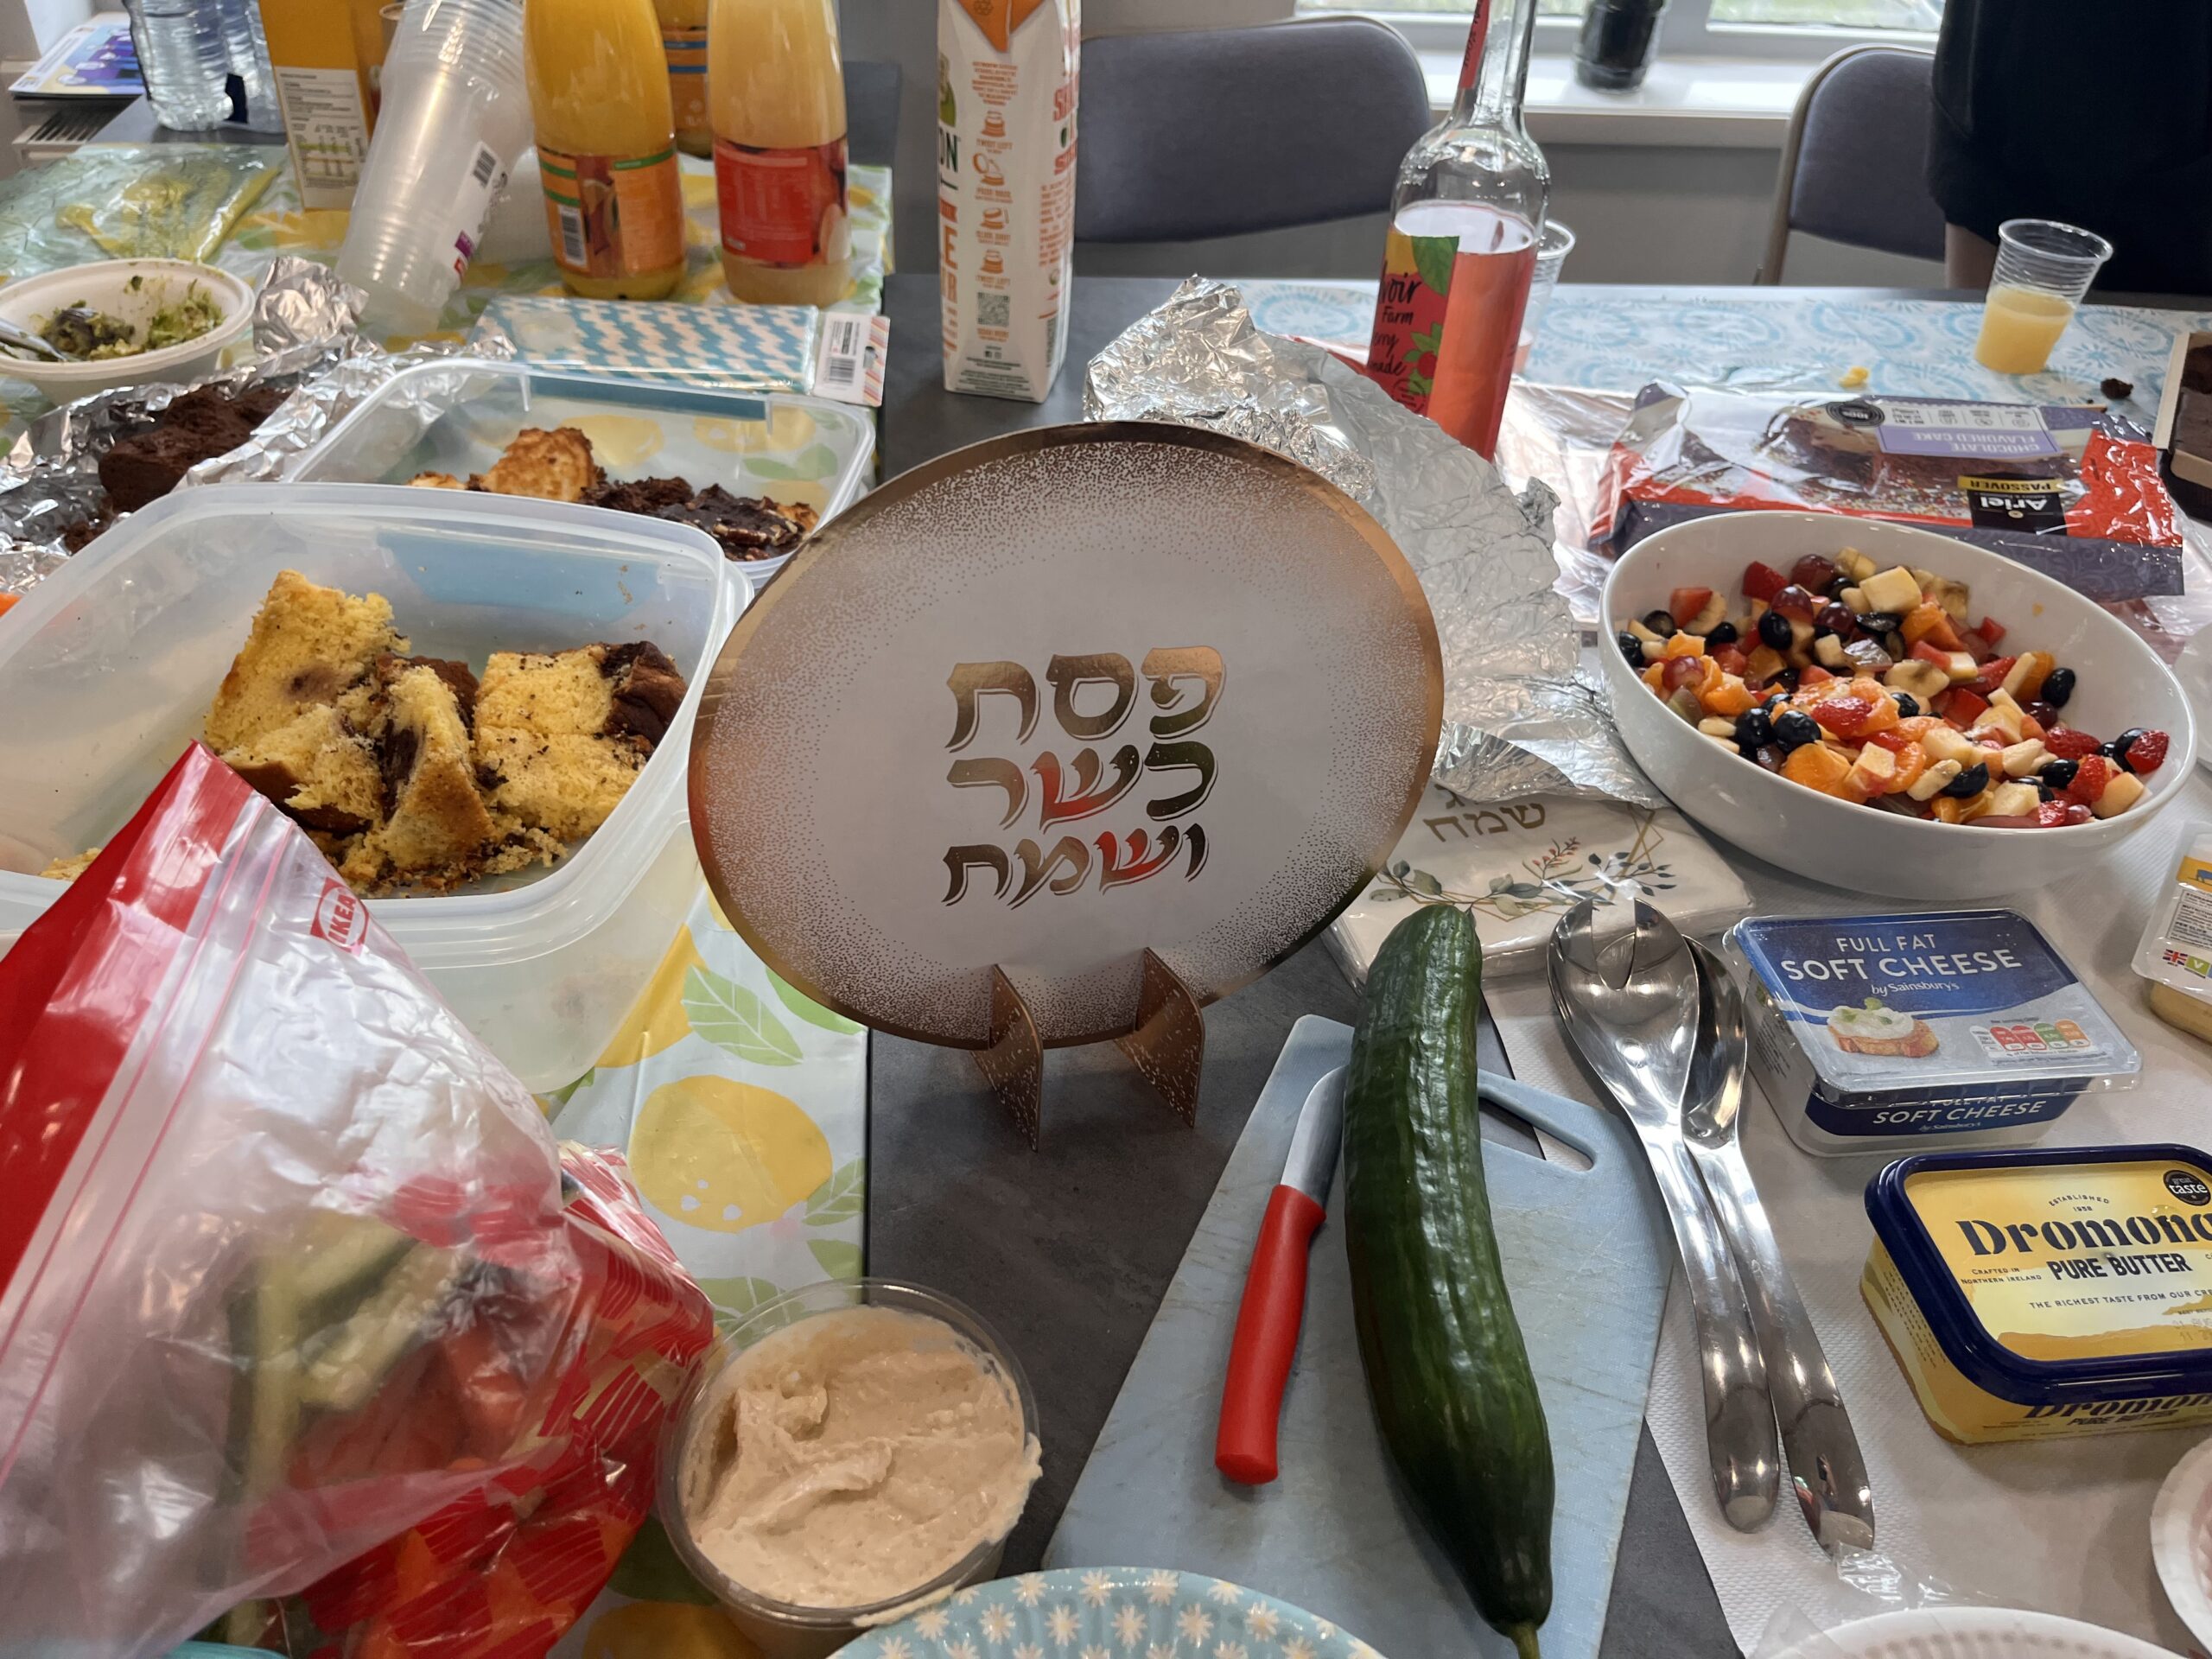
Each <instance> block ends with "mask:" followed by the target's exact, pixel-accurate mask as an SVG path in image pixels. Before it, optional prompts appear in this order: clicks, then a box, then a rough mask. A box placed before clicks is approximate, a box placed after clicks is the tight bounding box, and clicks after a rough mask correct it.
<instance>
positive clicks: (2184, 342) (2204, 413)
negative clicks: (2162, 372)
mask: <svg viewBox="0 0 2212 1659" xmlns="http://www.w3.org/2000/svg"><path fill="white" fill-rule="evenodd" d="M2151 441H2152V442H2153V443H2155V444H2156V445H2158V449H2159V451H2160V453H2161V454H2163V455H2164V458H2165V473H2166V481H2167V484H2168V486H2170V487H2171V489H2172V491H2173V493H2174V499H2175V501H2177V503H2179V504H2180V506H2181V508H2182V510H2183V512H2187V513H2190V514H2191V515H2192V516H2194V517H2196V518H2202V519H2207V520H2212V333H2202V332H2200V333H2197V334H2183V335H2181V336H2180V337H2179V338H2177V340H2175V341H2174V351H2173V356H2172V357H2171V358H2170V359H2168V360H2167V363H2166V389H2165V391H2164V395H2163V396H2161V397H2160V398H2159V399H2158V426H2157V428H2156V429H2154V430H2153V431H2152V435H2151Z"/></svg>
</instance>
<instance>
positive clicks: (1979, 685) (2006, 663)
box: [1966, 657, 2018, 698]
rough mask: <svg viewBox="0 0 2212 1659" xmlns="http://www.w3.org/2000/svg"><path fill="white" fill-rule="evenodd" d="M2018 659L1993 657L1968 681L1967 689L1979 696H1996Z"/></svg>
mask: <svg viewBox="0 0 2212 1659" xmlns="http://www.w3.org/2000/svg"><path fill="white" fill-rule="evenodd" d="M2016 661H2018V658H2012V657H1993V658H1990V659H1989V660H1988V661H1987V662H1986V663H1984V664H1981V672H1980V673H1979V674H1977V675H1975V676H1974V678H1972V679H1970V680H1968V681H1967V683H1966V687H1967V690H1969V691H1971V692H1973V693H1974V695H1975V696H1978V697H1982V698H1987V697H1990V696H1994V695H1995V693H1996V690H1997V688H1998V687H1999V686H2000V685H2002V684H2004V683H2005V676H2006V675H2007V674H2010V673H2011V672H2012V664H2014V663H2015V662H2016Z"/></svg>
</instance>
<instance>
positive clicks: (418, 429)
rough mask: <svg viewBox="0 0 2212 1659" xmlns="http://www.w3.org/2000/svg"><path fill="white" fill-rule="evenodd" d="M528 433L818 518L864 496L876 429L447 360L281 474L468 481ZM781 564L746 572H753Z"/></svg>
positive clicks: (412, 372)
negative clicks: (539, 431) (795, 507)
mask: <svg viewBox="0 0 2212 1659" xmlns="http://www.w3.org/2000/svg"><path fill="white" fill-rule="evenodd" d="M526 426H536V427H546V428H550V427H556V426H574V427H578V428H580V429H582V431H583V433H584V435H585V436H587V437H588V438H589V439H590V440H591V442H592V449H593V452H594V454H596V455H597V457H598V459H599V462H600V465H601V466H602V467H605V468H606V469H607V476H609V477H610V478H613V479H618V480H631V479H639V478H658V477H666V476H669V475H670V474H674V475H676V476H678V477H681V478H683V479H686V480H690V482H691V483H692V484H693V485H695V486H697V487H698V488H700V489H704V488H706V487H707V486H709V484H719V485H721V486H722V487H723V488H724V489H726V490H728V491H729V492H730V493H732V494H734V495H743V496H755V495H765V496H767V497H769V498H771V499H774V500H778V501H790V502H797V503H798V504H800V505H804V506H810V507H812V508H813V509H814V510H815V511H816V512H817V513H819V514H820V515H821V516H822V517H823V518H829V517H830V516H831V515H833V514H835V513H837V512H842V510H843V509H844V508H845V507H846V506H847V505H849V504H850V503H851V502H852V501H853V500H854V499H855V498H857V497H858V496H859V495H860V494H861V492H862V491H863V490H865V489H866V488H867V487H868V474H869V471H870V468H871V464H872V462H873V461H874V454H875V426H874V422H873V421H872V420H871V419H870V418H869V415H868V411H867V410H862V409H856V408H855V407H853V406H852V405H850V404H837V403H831V402H829V401H828V400H827V399H824V398H820V397H797V396H793V395H788V394H782V393H770V394H766V395H751V394H747V393H743V392H731V391H700V390H698V389H696V388H692V387H685V386H669V385H652V384H651V383H649V382H645V381H642V380H624V379H621V378H616V377H613V376H609V375H585V374H575V373H569V372H559V371H553V370H547V369H537V368H532V367H531V366H529V365H526V364H522V363H502V362H493V361H489V360H486V359H476V358H460V357H449V358H442V359H438V360H436V361H435V362H430V363H423V364H418V365H416V366H415V367H414V368H411V369H404V370H402V371H401V372H399V373H397V374H396V375H394V376H392V377H391V379H389V380H387V381H386V382H385V384H384V385H382V386H380V387H378V389H377V390H376V391H374V392H372V393H371V394H370V395H369V396H368V397H366V398H365V399H364V400H363V401H362V402H361V404H359V406H358V407H357V408H355V409H354V410H353V412H352V413H351V414H349V415H347V416H346V418H345V419H344V420H342V421H340V422H339V423H338V424H337V425H336V426H334V427H333V428H332V429H330V430H329V431H328V432H327V433H326V434H325V435H323V438H322V440H321V442H319V443H317V444H315V446H314V447H313V448H310V449H308V450H307V451H306V452H305V454H302V456H301V457H300V459H299V460H298V461H296V462H295V463H294V464H293V467H292V469H291V473H290V476H292V477H294V478H297V479H302V480H316V481H324V482H343V483H355V484H404V483H405V482H406V481H407V480H409V479H410V478H412V477H414V476H415V475H416V474H417V473H424V472H434V473H448V474H452V475H453V476H454V477H455V478H464V479H465V478H467V476H468V475H469V474H471V473H480V472H483V471H485V470H486V468H488V467H490V466H491V465H492V463H493V461H497V460H498V459H499V454H500V451H502V450H503V449H505V448H506V447H507V445H508V444H509V443H511V442H513V440H514V435H515V434H516V433H518V432H519V431H521V430H522V429H523V428H524V427H526ZM585 511H589V512H607V511H609V510H608V509H604V508H591V509H586V510H585ZM620 516H621V517H625V518H628V517H634V516H635V515H632V514H623V515H620ZM785 557H788V556H787V555H786V556H779V557H777V558H773V559H758V560H753V561H749V562H748V568H749V569H752V570H753V571H754V572H755V573H756V574H764V573H766V572H769V571H772V570H774V569H778V568H779V566H781V565H782V564H783V563H784V562H785Z"/></svg>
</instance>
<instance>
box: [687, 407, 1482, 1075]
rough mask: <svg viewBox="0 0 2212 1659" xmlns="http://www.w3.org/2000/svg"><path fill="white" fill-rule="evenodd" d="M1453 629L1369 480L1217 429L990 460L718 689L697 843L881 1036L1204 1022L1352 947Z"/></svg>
mask: <svg viewBox="0 0 2212 1659" xmlns="http://www.w3.org/2000/svg"><path fill="white" fill-rule="evenodd" d="M1442 716H1443V676H1442V669H1441V664H1440V659H1439V657H1438V651H1437V639H1436V628H1435V624H1434V621H1433V619H1432V618H1431V616H1430V614H1429V610H1428V604H1427V600H1426V599H1425V598H1424V597H1423V595H1422V594H1421V586H1420V583H1419V582H1418V581H1417V580H1416V579H1415V577H1414V573H1413V571H1412V570H1411V569H1410V568H1409V567H1408V565H1407V563H1406V561H1405V559H1404V557H1403V556H1402V555H1401V554H1400V553H1399V551H1398V550H1397V548H1396V546H1395V544H1394V543H1392V542H1391V540H1390V538H1389V536H1388V535H1386V534H1385V533H1384V531H1383V529H1382V527H1381V526H1380V525H1379V524H1376V522H1375V520H1374V519H1373V518H1370V517H1369V516H1368V514H1367V513H1366V512H1364V511H1363V509H1362V508H1361V507H1360V506H1359V505H1357V503H1356V502H1354V501H1353V500H1352V499H1351V497H1349V496H1347V495H1345V494H1344V493H1342V492H1341V491H1339V490H1338V489H1337V488H1336V487H1335V486H1332V485H1331V484H1329V483H1327V482H1326V481H1325V480H1322V479H1321V478H1319V477H1318V476H1316V475H1315V474H1313V473H1310V472H1307V471H1306V469H1305V468H1303V467H1299V466H1297V465H1296V464H1294V462H1291V461H1286V460H1284V459H1283V458H1282V457H1281V456H1279V455H1276V454H1271V453H1269V452H1268V451H1267V450H1264V449H1262V448H1258V447H1257V446H1256V445H1253V444H1249V443H1245V442H1242V441H1240V440H1238V439H1236V438H1230V437H1224V436H1223V435H1219V434H1217V433H1213V432H1207V431H1202V430H1198V429H1193V428H1190V427H1181V426H1167V425H1154V424H1147V423H1141V422H1116V423H1100V424H1095V425H1088V426H1063V427H1046V428H1042V429H1037V430H1033V431H1027V432H1020V433H1015V434H1013V435H1009V436H1007V437H1003V438H997V439H994V440H991V441H990V442H985V443H980V444H976V445H973V446H971V447H969V448H965V449H961V450H957V451H955V452H953V453H952V454H949V455H945V456H943V457H940V458H939V459H938V460H937V461H932V462H931V463H929V464H928V465H926V466H924V467H917V468H915V469H914V470H913V471H912V472H909V473H906V474H902V475H901V476H900V477H899V478H896V479H893V480H892V481H891V482H890V483H889V484H888V485H887V486H884V487H883V488H882V489H880V490H878V491H877V492H875V493H874V494H873V495H869V496H867V497H865V498H863V499H861V501H860V502H858V503H857V504H856V505H854V506H853V507H852V508H851V509H849V511H847V512H843V513H842V514H840V515H839V516H838V517H837V518H835V519H833V520H831V521H830V522H829V524H826V525H824V526H823V529H822V530H821V531H819V532H818V533H817V536H816V537H815V539H814V540H813V542H812V543H810V545H809V546H808V547H807V548H805V549H804V550H802V551H801V552H800V553H799V554H798V556H796V557H795V558H794V559H793V560H792V562H791V564H790V565H789V566H788V567H787V568H786V569H785V570H784V572H783V573H782V575H779V577H778V578H777V579H776V580H775V581H774V582H772V583H771V584H769V586H768V587H767V588H766V589H765V590H764V591H763V592H762V593H761V594H760V598H759V599H758V600H756V601H754V603H753V607H752V608H751V609H750V610H749V611H747V613H746V614H745V616H744V618H743V619H742V620H741V621H740V622H739V624H738V626H737V627H736V629H735V630H734V632H732V633H731V635H730V638H729V641H728V645H726V646H725V647H724V649H723V652H722V657H721V661H720V662H719V663H718V664H716V665H715V671H714V673H713V676H712V677H711V678H710V679H709V682H708V684H707V689H706V692H705V700H704V702H703V703H702V706H701V709H700V716H699V727H698V734H697V737H696V741H695V742H694V743H693V746H692V751H691V824H692V829H693V833H694V835H695V836H696V839H697V841H698V843H699V852H700V856H701V859H702V862H703V863H704V865H705V868H706V871H707V879H708V881H709V885H710V886H711V887H713V889H714V892H715V897H716V899H719V900H720V901H721V906H722V910H723V912H724V913H725V914H726V915H727V916H728V918H729V919H730V921H731V922H732V923H733V924H734V925H735V927H736V928H737V931H739V932H740V933H741V934H743V935H744V936H745V938H746V940H747V943H748V944H751V945H752V946H753V949H754V950H756V951H757V952H759V954H760V956H761V957H762V958H763V959H764V960H766V962H767V963H768V964H769V966H770V967H772V968H773V969H775V971H776V972H777V973H778V974H779V975H781V976H783V978H784V979H785V980H786V981H788V982H790V983H791V984H793V985H796V986H797V987H798V988H799V989H801V990H803V991H804V992H805V993H806V994H807V995H810V996H811V997H813V998H814V999H815V1000H816V1001H819V1002H823V1003H825V1004H827V1005H828V1006H829V1007H832V1008H835V1009H836V1010H837V1012H839V1013H840V1014H846V1015H849V1017H851V1018H853V1019H855V1020H861V1021H862V1022H864V1023H866V1024H868V1025H870V1026H873V1027H876V1028H877V1029H878V1030H882V1031H888V1032H893V1033H897V1034H899V1035H901V1036H907V1037H915V1038H919V1039H923V1040H925V1041H929V1042H936V1043H945V1044H950V1045H954V1046H963V1047H982V1046H985V1045H986V1044H987V1043H988V1041H989V1039H990V1022H991V986H992V978H991V970H992V969H993V968H994V966H995V967H997V968H999V969H1001V970H1003V972H1004V973H1005V975H1006V976H1007V980H1008V981H1009V982H1011V983H1012V985H1013V987H1014V989H1015V990H1016V991H1017V992H1018V993H1019V994H1020V998H1021V999H1022V1001H1023V1002H1025V1003H1026V1004H1027V1008H1028V1011H1029V1014H1030V1016H1031V1017H1032V1018H1033V1020H1034V1022H1035V1027H1036V1033H1037V1036H1038V1038H1039V1040H1041V1041H1042V1042H1043V1043H1044V1044H1046V1046H1052V1045H1057V1044H1065V1043H1083V1042H1095V1041H1098V1040H1101V1039H1105V1038H1109V1037H1115V1036H1119V1035H1121V1034H1122V1033H1125V1032H1128V1031H1129V1030H1131V1029H1132V1028H1133V1027H1135V1024H1136V1021H1137V1010H1138V993H1139V987H1140V982H1141V974H1142V959H1143V953H1144V951H1145V950H1147V948H1149V949H1150V950H1153V951H1154V952H1155V953H1156V954H1157V955H1158V957H1160V960H1161V961H1162V962H1164V963H1166V966H1167V967H1168V968H1169V969H1172V970H1173V973H1174V974H1175V975H1176V976H1178V977H1179V979H1180V980H1181V982H1182V983H1183V984H1184V985H1185V987H1187V988H1188V989H1189V990H1190V991H1191V993H1192V995H1193V996H1195V998H1196V999H1197V1000H1198V1001H1199V1002H1200V1003H1205V1002H1207V1001H1212V1000H1213V999H1214V998H1216V997H1219V996H1224V995H1227V994H1228V993H1229V992H1230V991H1233V990H1235V989H1236V988H1237V987H1238V986H1240V985H1243V984H1244V983H1246V982H1249V981H1250V980H1252V979H1254V978H1256V977H1257V976H1259V975H1261V974H1262V973H1264V972H1265V971H1266V970H1267V969H1268V968H1270V967H1272V966H1273V965H1274V963H1277V962H1280V961H1281V959H1282V958H1283V957H1287V956H1288V955H1289V954H1290V953H1291V952H1292V951H1294V950H1296V949H1297V948H1298V947H1299V946H1300V945H1301V944H1305V943H1306V940H1308V939H1309V938H1313V936H1314V935H1315V934H1316V933H1318V932H1319V931H1320V930H1321V929H1322V928H1324V927H1325V926H1326V925H1328V923H1329V921H1330V920H1331V918H1333V917H1334V916H1335V915H1336V914H1337V912H1338V911H1339V910H1341V909H1342V908H1343V907H1344V905H1345V904H1346V903H1347V902H1348V901H1349V900H1350V899H1351V898H1352V896H1353V895H1354V894H1355V893H1358V892H1359V891H1360V890H1361V888H1362V887H1363V885H1364V884H1365V883H1366V882H1367V881H1368V880H1370V878H1371V877H1372V876H1373V875H1374V874H1375V873H1376V870H1378V869H1379V868H1381V867H1382V865H1383V861H1384V860H1385V859H1386V858H1387V857H1388V856H1389V852H1390V849H1391V848H1392V847H1393V846H1394V845H1395V843H1396V842H1397V839H1398V836H1399V833H1400V832H1401V831H1402V829H1404V827H1405V825H1406V823H1407V822H1408V819H1409V818H1410V817H1412V815H1413V811H1414V807H1415V805H1416V804H1418V802H1419V801H1420V799H1421V791H1422V789H1423V787H1424V785H1425V784H1426V782H1427V776H1428V772H1429V767H1430V764H1431V762H1432V760H1433V757H1434V753H1435V749H1436V739H1437V731H1438V727H1439V725H1440V721H1441V719H1442Z"/></svg>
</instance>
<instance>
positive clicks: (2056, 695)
mask: <svg viewBox="0 0 2212 1659" xmlns="http://www.w3.org/2000/svg"><path fill="white" fill-rule="evenodd" d="M2073 695H2074V671H2073V670H2072V669H2070V668H2054V669H2052V670H2051V671H2050V673H2049V674H2047V675H2045V676H2044V682H2043V700H2044V702H2047V703H2049V704H2050V706H2051V707H2052V708H2054V709H2063V708H2064V707H2065V706H2066V701H2067V699H2068V698H2069V697H2071V696H2073Z"/></svg>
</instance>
